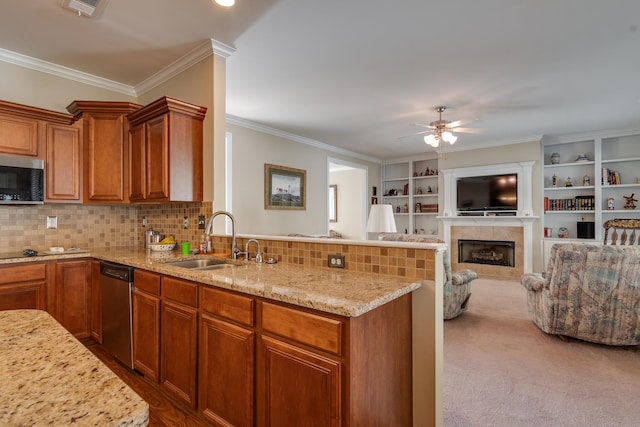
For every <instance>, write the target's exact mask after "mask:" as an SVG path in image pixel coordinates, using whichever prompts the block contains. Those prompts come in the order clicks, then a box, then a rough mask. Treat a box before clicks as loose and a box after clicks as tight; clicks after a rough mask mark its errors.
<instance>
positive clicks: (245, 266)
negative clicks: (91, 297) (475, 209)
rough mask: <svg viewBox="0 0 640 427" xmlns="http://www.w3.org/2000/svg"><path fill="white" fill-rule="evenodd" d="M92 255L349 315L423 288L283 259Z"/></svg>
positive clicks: (130, 252)
mask: <svg viewBox="0 0 640 427" xmlns="http://www.w3.org/2000/svg"><path fill="white" fill-rule="evenodd" d="M91 256H93V257H94V258H98V259H102V260H106V261H112V262H117V263H121V264H125V265H130V266H133V267H135V268H140V269H144V270H148V271H153V272H157V273H161V274H166V275H170V276H174V277H179V278H182V279H186V280H191V281H194V282H198V283H203V284H206V285H212V286H216V287H219V288H223V289H228V290H232V291H238V292H242V293H245V294H249V295H254V296H258V297H263V298H266V299H270V300H274V301H281V302H285V303H290V304H294V305H298V306H302V307H307V308H313V309H316V310H320V311H323V312H327V313H333V314H338V315H342V316H347V317H356V316H359V315H361V314H364V313H366V312H368V311H371V310H373V309H375V308H377V307H380V306H381V305H384V304H386V303H387V302H389V301H392V300H394V299H396V298H399V297H401V296H402V295H405V294H408V293H410V292H413V291H414V290H416V289H418V288H420V286H421V282H420V280H417V279H409V278H406V277H397V276H392V275H385V274H375V273H362V272H357V271H350V270H345V269H340V268H329V267H308V266H302V265H297V264H287V263H277V264H267V263H259V264H258V263H255V262H253V261H234V260H230V259H227V260H226V261H227V262H228V263H233V264H236V265H234V266H233V267H229V268H222V269H216V270H204V271H203V270H190V269H187V268H182V267H176V266H172V265H167V262H170V261H176V260H180V259H188V258H202V257H211V255H192V256H187V257H184V256H182V255H181V254H180V252H179V251H170V252H150V251H146V250H139V249H112V250H92V251H91ZM134 286H135V283H134Z"/></svg>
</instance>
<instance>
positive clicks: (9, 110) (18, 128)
mask: <svg viewBox="0 0 640 427" xmlns="http://www.w3.org/2000/svg"><path fill="white" fill-rule="evenodd" d="M46 123H51V124H60V125H69V124H71V123H73V116H71V115H69V114H65V113H59V112H57V111H51V110H46V109H44V108H38V107H32V106H29V105H23V104H16V103H13V102H8V101H0V153H3V154H17V155H21V156H31V157H37V158H40V159H43V160H44V150H45V138H46V130H45V124H46Z"/></svg>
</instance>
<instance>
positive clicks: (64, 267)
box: [55, 260, 91, 338]
mask: <svg viewBox="0 0 640 427" xmlns="http://www.w3.org/2000/svg"><path fill="white" fill-rule="evenodd" d="M90 286H91V261H84V260H83V261H63V262H58V263H56V282H55V289H56V291H55V292H56V311H57V316H56V318H57V320H58V322H60V323H61V324H62V326H64V327H65V328H66V329H67V330H68V331H69V332H71V333H72V334H73V335H74V336H75V337H76V338H87V337H89V336H90V335H91V332H90V331H91V329H90V326H89V323H90V317H89V316H90V308H89V307H90V296H91V295H90Z"/></svg>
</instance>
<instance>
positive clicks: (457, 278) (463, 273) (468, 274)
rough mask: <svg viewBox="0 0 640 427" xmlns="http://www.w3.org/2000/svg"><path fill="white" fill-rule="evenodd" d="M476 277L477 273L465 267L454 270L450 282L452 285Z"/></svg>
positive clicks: (466, 281) (467, 281) (462, 283)
mask: <svg viewBox="0 0 640 427" xmlns="http://www.w3.org/2000/svg"><path fill="white" fill-rule="evenodd" d="M477 278H478V273H476V272H475V271H473V270H469V269H465V270H460V271H458V272H455V273H453V274H452V275H451V282H452V283H453V284H454V285H464V284H466V283H469V282H471V281H472V280H475V279H477Z"/></svg>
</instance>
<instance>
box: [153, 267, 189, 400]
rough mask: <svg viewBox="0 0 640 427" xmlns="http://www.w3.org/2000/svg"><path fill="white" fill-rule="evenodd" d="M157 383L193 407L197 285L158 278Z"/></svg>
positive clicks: (165, 277)
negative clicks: (158, 338)
mask: <svg viewBox="0 0 640 427" xmlns="http://www.w3.org/2000/svg"><path fill="white" fill-rule="evenodd" d="M161 295H162V301H161V305H160V310H161V313H162V314H161V319H162V320H161V328H160V348H161V352H160V383H161V384H162V386H163V387H165V388H166V389H167V390H168V391H169V392H170V393H172V394H173V395H174V396H176V397H177V398H178V399H180V400H182V401H183V402H184V403H186V404H187V405H189V406H190V407H191V408H194V409H195V408H196V403H197V401H196V391H197V389H196V374H197V348H198V347H197V341H198V308H197V307H198V285H197V284H195V283H190V282H187V281H184V280H179V279H175V278H172V277H167V276H164V277H163V278H162V292H161Z"/></svg>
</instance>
